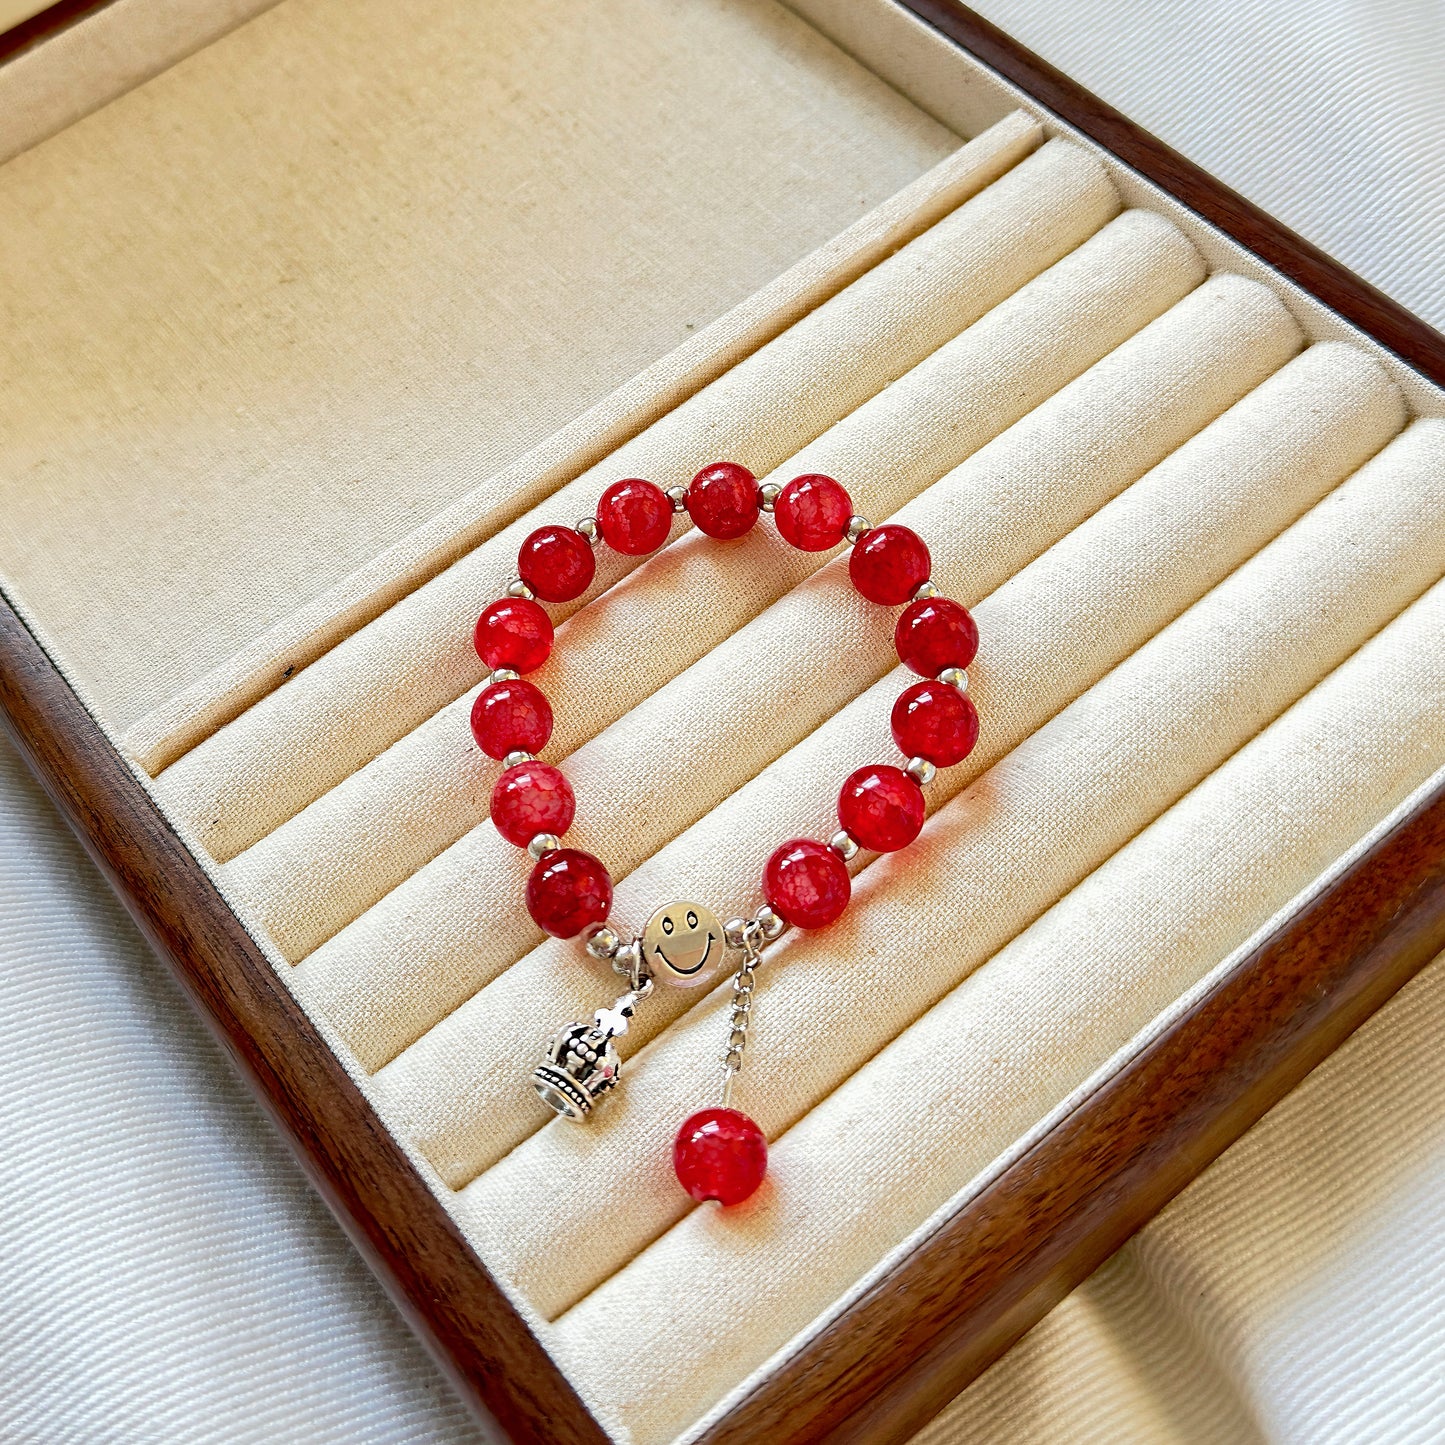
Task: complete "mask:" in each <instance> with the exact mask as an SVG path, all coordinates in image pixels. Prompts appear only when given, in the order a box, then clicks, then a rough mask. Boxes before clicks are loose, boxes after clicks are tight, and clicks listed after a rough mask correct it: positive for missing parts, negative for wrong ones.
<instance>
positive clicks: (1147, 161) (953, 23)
mask: <svg viewBox="0 0 1445 1445" xmlns="http://www.w3.org/2000/svg"><path fill="white" fill-rule="evenodd" d="M897 3H898V4H900V5H901V6H902V7H903V8H904V9H905V10H910V11H912V12H913V14H915V15H916V16H917V17H918V18H919V19H920V20H923V21H925V22H926V23H927V24H929V25H931V26H933V28H934V29H936V30H938V31H939V32H940V33H941V34H943V35H946V36H947V37H948V38H949V39H950V40H952V41H953V42H954V43H955V44H956V45H958V46H960V47H961V48H962V49H964V50H967V51H968V52H969V53H970V54H971V55H973V56H974V57H975V58H977V59H978V60H981V61H982V62H983V63H984V64H985V65H987V66H988V67H989V68H990V69H992V70H996V71H997V72H998V73H999V74H1000V75H1001V76H1003V77H1004V79H1006V80H1009V81H1012V83H1013V84H1014V85H1016V86H1018V88H1019V89H1020V90H1022V91H1024V92H1026V93H1027V94H1028V95H1030V96H1032V97H1033V98H1034V99H1035V100H1036V101H1038V102H1039V103H1040V104H1041V105H1044V106H1046V107H1047V108H1048V109H1049V110H1052V111H1053V112H1054V113H1055V114H1056V115H1058V116H1059V117H1061V118H1062V119H1063V120H1066V121H1068V122H1069V124H1070V125H1072V126H1073V127H1074V128H1075V129H1077V130H1080V131H1082V132H1083V133H1084V134H1085V135H1086V136H1088V137H1089V138H1090V139H1091V140H1094V141H1097V142H1098V143H1099V144H1100V145H1101V146H1103V147H1104V149H1105V150H1108V151H1112V152H1113V154H1114V155H1115V156H1116V157H1117V158H1118V159H1119V160H1121V161H1123V162H1124V164H1125V165H1127V166H1130V167H1132V168H1133V169H1134V170H1136V171H1138V172H1139V174H1140V175H1142V176H1144V177H1146V178H1147V179H1149V180H1151V181H1153V182H1154V183H1155V185H1157V186H1158V187H1159V188H1160V189H1161V190H1164V191H1167V192H1168V193H1169V194H1170V195H1171V196H1173V197H1174V199H1175V200H1177V201H1179V202H1180V203H1181V204H1182V205H1185V206H1187V207H1188V208H1189V209H1190V210H1191V211H1193V212H1195V214H1196V215H1199V216H1201V217H1202V218H1203V219H1204V220H1206V221H1208V222H1209V223H1210V224H1211V225H1213V226H1216V227H1217V228H1218V229H1219V230H1221V231H1223V232H1224V233H1225V234H1226V235H1228V236H1232V237H1233V238H1234V239H1235V240H1236V241H1238V242H1239V244H1240V245H1241V246H1244V247H1246V248H1247V249H1248V250H1250V251H1253V252H1254V254H1255V255H1256V256H1258V257H1259V258H1260V259H1261V260H1263V261H1266V262H1268V263H1269V264H1270V265H1271V266H1273V267H1274V268H1275V269H1276V270H1277V271H1279V272H1280V273H1281V274H1282V275H1284V276H1288V277H1289V279H1290V280H1291V281H1294V282H1295V283H1296V284H1298V285H1299V286H1300V287H1301V288H1302V289H1304V290H1305V291H1308V292H1310V293H1311V294H1312V295H1313V296H1315V297H1317V298H1318V299H1319V300H1321V301H1323V302H1324V303H1325V305H1326V306H1329V307H1330V308H1332V309H1333V310H1334V311H1336V312H1338V313H1339V315H1341V316H1343V317H1344V318H1345V319H1346V320H1347V321H1351V322H1353V323H1354V324H1355V325H1356V326H1358V327H1359V328H1360V329H1361V330H1362V331H1365V332H1367V333H1368V334H1369V335H1370V336H1371V337H1373V338H1374V339H1375V340H1376V341H1377V342H1379V343H1380V345H1381V346H1384V347H1386V348H1387V349H1388V350H1390V351H1393V352H1394V353H1395V355H1396V356H1398V357H1399V358H1400V359H1401V360H1402V361H1404V362H1406V363H1407V364H1409V365H1410V366H1412V367H1414V368H1415V370H1417V371H1419V372H1420V373H1421V374H1422V375H1424V376H1426V377H1428V378H1429V379H1430V380H1431V381H1433V382H1435V383H1436V384H1437V385H1441V386H1445V336H1442V335H1441V334H1440V333H1439V332H1438V331H1436V330H1435V329H1434V327H1432V326H1429V325H1427V324H1426V323H1425V322H1424V321H1422V320H1421V319H1420V318H1419V317H1418V316H1416V315H1415V314H1414V312H1412V311H1409V310H1407V309H1406V308H1405V307H1403V306H1401V305H1400V303H1399V302H1398V301H1394V300H1392V299H1391V298H1390V297H1388V296H1386V295H1385V293H1384V292H1383V291H1380V290H1377V289H1376V288H1375V287H1374V286H1372V285H1370V283H1369V282H1368V281H1366V280H1364V279H1363V278H1362V277H1359V276H1357V275H1355V273H1354V272H1353V271H1351V270H1349V269H1348V268H1347V267H1345V266H1342V265H1341V264H1340V263H1339V262H1338V261H1336V260H1335V259H1334V258H1333V257H1332V256H1328V255H1326V254H1325V252H1323V251H1321V250H1320V249H1319V247H1318V246H1315V245H1312V244H1311V243H1310V242H1309V241H1306V240H1305V239H1304V238H1303V237H1302V236H1299V235H1297V234H1296V233H1295V232H1294V231H1291V230H1290V229H1289V227H1288V226H1285V225H1282V224H1281V223H1280V222H1279V221H1277V220H1275V219H1274V217H1273V216H1271V215H1270V214H1269V213H1268V212H1267V211H1262V210H1260V208H1259V207H1258V206H1256V205H1255V204H1254V203H1253V202H1252V201H1247V200H1245V198H1244V197H1243V196H1241V195H1240V194H1239V193H1238V192H1237V191H1233V190H1231V189H1230V188H1229V187H1228V186H1226V185H1224V184H1223V182H1221V181H1218V180H1216V179H1215V178H1214V177H1213V176H1211V175H1210V174H1209V172H1208V171H1205V170H1202V169H1200V167H1199V166H1197V165H1195V164H1194V162H1193V161H1190V160H1188V159H1186V158H1185V157H1184V156H1182V155H1180V153H1179V152H1178V151H1176V150H1174V149H1173V148H1172V147H1171V146H1167V145H1165V144H1164V142H1163V141H1161V140H1160V139H1159V138H1158V137H1157V136H1154V135H1151V134H1150V133H1149V132H1148V131H1146V130H1144V129H1143V127H1141V126H1138V125H1135V124H1134V122H1133V121H1132V120H1130V119H1129V118H1128V116H1126V115H1124V114H1122V113H1121V112H1120V111H1117V110H1115V109H1114V107H1113V106H1111V105H1107V104H1106V103H1105V102H1104V101H1102V100H1100V99H1099V97H1098V96H1096V95H1094V94H1092V93H1091V92H1089V91H1087V90H1085V89H1084V88H1083V86H1081V85H1078V84H1077V83H1076V82H1074V81H1072V80H1070V79H1069V77H1068V76H1067V75H1065V74H1064V73H1063V72H1062V71H1061V70H1057V69H1055V68H1054V67H1053V66H1052V65H1050V64H1049V63H1048V62H1047V61H1046V60H1042V59H1040V57H1039V56H1037V55H1035V54H1034V53H1033V52H1032V51H1030V50H1026V49H1025V48H1024V47H1023V46H1022V45H1020V44H1019V43H1018V42H1017V41H1016V40H1014V39H1013V38H1012V37H1010V36H1009V35H1006V34H1005V33H1004V32H1003V31H1002V30H1000V29H999V28H998V27H997V26H996V25H992V24H990V23H989V22H988V21H987V20H985V19H984V18H983V16H981V15H979V14H977V13H975V12H974V11H972V10H970V9H968V8H967V6H964V5H960V4H957V3H956V0H897Z"/></svg>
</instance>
